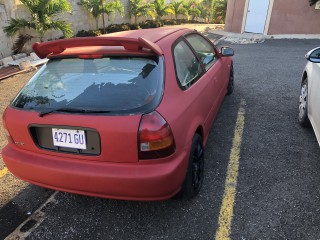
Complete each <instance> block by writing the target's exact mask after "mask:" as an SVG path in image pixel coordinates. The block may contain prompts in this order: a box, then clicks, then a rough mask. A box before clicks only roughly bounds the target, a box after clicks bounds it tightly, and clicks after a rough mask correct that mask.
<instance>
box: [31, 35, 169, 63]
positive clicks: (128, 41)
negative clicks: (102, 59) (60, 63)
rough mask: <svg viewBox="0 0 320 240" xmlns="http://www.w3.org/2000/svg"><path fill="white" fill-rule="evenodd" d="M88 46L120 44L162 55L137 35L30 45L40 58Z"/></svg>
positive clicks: (70, 39)
mask: <svg viewBox="0 0 320 240" xmlns="http://www.w3.org/2000/svg"><path fill="white" fill-rule="evenodd" d="M90 46H122V47H124V48H125V49H126V50H131V51H139V50H142V48H146V49H149V50H151V51H152V52H154V53H155V54H156V55H158V56H161V55H163V51H162V49H161V48H160V47H159V46H158V45H157V44H155V43H153V42H151V41H149V40H147V39H145V38H141V37H139V38H138V39H137V38H124V37H81V38H80V37H79V38H68V39H60V40H55V41H48V42H41V43H39V42H36V43H34V44H33V45H32V48H33V50H34V51H35V53H36V54H37V55H38V56H39V57H40V58H46V57H48V56H49V55H51V54H60V53H62V52H63V51H64V50H66V49H67V48H75V47H90Z"/></svg>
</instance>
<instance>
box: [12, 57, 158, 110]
mask: <svg viewBox="0 0 320 240" xmlns="http://www.w3.org/2000/svg"><path fill="white" fill-rule="evenodd" d="M162 91H163V60H162V58H156V59H154V58H140V57H139V58H137V57H125V58H123V57H121V58H120V57H106V58H100V59H78V58H69V59H52V60H50V61H49V62H48V63H47V64H46V65H45V66H43V67H42V68H41V69H40V70H39V72H38V73H37V74H36V75H35V76H34V77H33V78H32V79H31V80H30V81H29V82H28V84H27V85H26V86H25V87H24V88H23V89H22V90H21V92H20V93H19V94H18V96H17V97H16V99H15V100H14V101H13V103H12V105H13V106H14V107H17V108H22V109H25V110H36V111H46V110H51V109H52V110H54V109H60V108H75V109H83V110H88V111H90V110H92V111H110V113H143V112H148V111H152V110H154V109H155V108H156V106H157V105H158V104H159V102H160V100H161V97H162Z"/></svg>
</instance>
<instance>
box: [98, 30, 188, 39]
mask: <svg viewBox="0 0 320 240" xmlns="http://www.w3.org/2000/svg"><path fill="white" fill-rule="evenodd" d="M190 31H191V30H190V29H189V28H175V27H161V28H148V29H139V30H131V31H122V32H115V33H109V34H105V35H102V36H108V37H109V36H110V37H129V38H139V37H142V38H145V39H148V40H149V41H151V42H153V43H157V42H159V41H160V40H161V39H163V38H166V37H170V35H172V34H173V33H177V32H180V33H181V35H183V34H184V33H186V32H190Z"/></svg>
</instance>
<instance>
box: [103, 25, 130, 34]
mask: <svg viewBox="0 0 320 240" xmlns="http://www.w3.org/2000/svg"><path fill="white" fill-rule="evenodd" d="M106 30H107V33H113V32H121V31H128V30H130V27H129V24H127V23H122V24H110V25H109V26H108V27H106Z"/></svg>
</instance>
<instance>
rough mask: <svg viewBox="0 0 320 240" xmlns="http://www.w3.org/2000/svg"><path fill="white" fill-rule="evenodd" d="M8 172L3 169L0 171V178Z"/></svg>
mask: <svg viewBox="0 0 320 240" xmlns="http://www.w3.org/2000/svg"><path fill="white" fill-rule="evenodd" d="M8 172H9V170H8V168H6V167H4V168H3V169H1V170H0V178H2V177H3V176H4V175H6V174H7V173H8Z"/></svg>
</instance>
